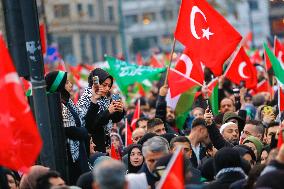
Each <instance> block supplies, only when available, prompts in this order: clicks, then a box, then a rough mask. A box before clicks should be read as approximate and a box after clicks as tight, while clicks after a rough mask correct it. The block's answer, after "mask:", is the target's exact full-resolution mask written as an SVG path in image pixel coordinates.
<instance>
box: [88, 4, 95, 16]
mask: <svg viewBox="0 0 284 189" xmlns="http://www.w3.org/2000/svg"><path fill="white" fill-rule="evenodd" d="M88 15H89V17H94V7H93V5H92V4H88Z"/></svg>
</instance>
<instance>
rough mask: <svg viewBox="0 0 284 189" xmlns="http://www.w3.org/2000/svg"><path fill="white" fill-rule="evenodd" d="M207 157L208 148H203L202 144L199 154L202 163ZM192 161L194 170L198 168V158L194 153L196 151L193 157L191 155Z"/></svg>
mask: <svg viewBox="0 0 284 189" xmlns="http://www.w3.org/2000/svg"><path fill="white" fill-rule="evenodd" d="M205 156H206V148H205V147H204V146H202V144H200V152H199V158H200V161H201V160H202V159H203V158H204V157H205ZM190 161H191V163H192V166H193V167H194V168H198V161H197V158H196V155H195V153H194V151H193V150H192V155H191V158H190Z"/></svg>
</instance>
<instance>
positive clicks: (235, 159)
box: [214, 147, 241, 173]
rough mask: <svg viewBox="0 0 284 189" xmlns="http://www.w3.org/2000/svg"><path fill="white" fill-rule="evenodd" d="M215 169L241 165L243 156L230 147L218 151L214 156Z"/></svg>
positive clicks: (217, 170)
mask: <svg viewBox="0 0 284 189" xmlns="http://www.w3.org/2000/svg"><path fill="white" fill-rule="evenodd" d="M214 165H215V171H216V173H218V172H219V171H220V170H221V169H224V168H230V167H241V157H240V155H239V153H238V152H237V150H235V149H233V148H229V147H225V148H222V149H220V150H218V151H217V153H216V155H215V157H214Z"/></svg>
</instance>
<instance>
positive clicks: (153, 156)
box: [139, 136, 169, 189]
mask: <svg viewBox="0 0 284 189" xmlns="http://www.w3.org/2000/svg"><path fill="white" fill-rule="evenodd" d="M142 153H143V156H144V158H145V162H144V164H143V166H142V168H141V169H140V171H139V172H140V173H145V174H146V177H147V182H148V184H149V185H150V186H151V188H152V189H153V188H155V183H156V182H157V181H159V178H157V177H156V176H154V175H153V171H154V168H155V163H156V162H157V161H158V159H160V158H161V157H163V156H165V155H167V154H169V143H168V142H167V140H166V139H164V138H162V137H159V136H155V137H153V138H150V139H148V140H147V141H146V142H145V143H144V144H143V147H142Z"/></svg>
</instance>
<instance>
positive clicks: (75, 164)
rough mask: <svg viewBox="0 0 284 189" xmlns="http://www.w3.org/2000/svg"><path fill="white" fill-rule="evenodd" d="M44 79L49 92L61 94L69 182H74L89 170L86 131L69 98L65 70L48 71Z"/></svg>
mask: <svg viewBox="0 0 284 189" xmlns="http://www.w3.org/2000/svg"><path fill="white" fill-rule="evenodd" d="M45 80H46V85H47V87H46V89H47V91H48V92H49V93H55V92H59V93H60V95H61V104H62V117H63V125H64V129H65V134H66V138H67V144H68V147H67V156H68V168H69V177H70V183H71V184H75V183H76V181H77V179H78V177H79V176H80V175H81V174H82V173H84V172H87V171H89V170H90V169H89V165H88V155H87V152H86V147H85V141H87V140H88V131H87V130H86V128H85V127H84V126H83V122H82V117H81V112H80V111H79V109H78V108H77V107H76V105H75V104H74V102H73V101H72V99H71V98H70V92H71V91H72V83H71V82H70V81H69V80H68V79H67V72H63V71H53V72H50V73H48V74H47V75H46V77H45Z"/></svg>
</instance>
